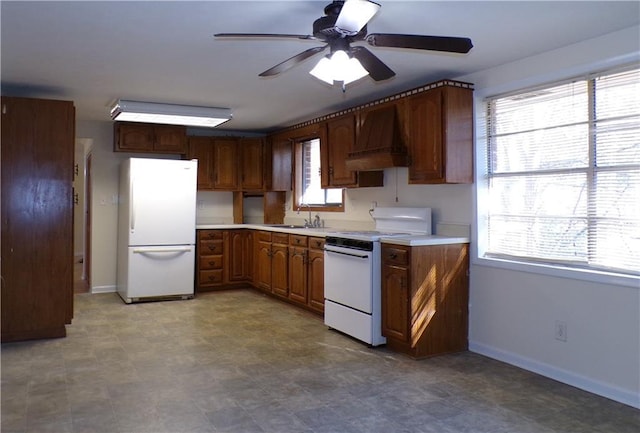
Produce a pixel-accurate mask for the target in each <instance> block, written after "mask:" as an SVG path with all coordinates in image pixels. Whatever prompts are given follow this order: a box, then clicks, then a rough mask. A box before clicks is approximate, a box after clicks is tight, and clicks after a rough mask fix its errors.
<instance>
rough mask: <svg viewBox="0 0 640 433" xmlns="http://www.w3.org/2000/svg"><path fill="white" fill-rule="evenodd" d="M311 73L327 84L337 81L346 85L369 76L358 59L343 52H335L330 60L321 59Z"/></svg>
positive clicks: (326, 58)
mask: <svg viewBox="0 0 640 433" xmlns="http://www.w3.org/2000/svg"><path fill="white" fill-rule="evenodd" d="M309 73H310V74H311V75H313V76H314V77H316V78H318V79H319V80H322V81H324V82H325V83H328V84H333V83H334V82H335V81H342V83H343V84H345V85H346V84H349V83H352V82H354V81H357V80H359V79H360V78H363V77H366V76H367V75H369V72H367V70H366V69H365V68H364V67H363V66H362V64H361V63H360V62H359V61H358V59H356V58H353V57H349V55H348V54H347V53H346V52H344V51H342V50H338V51H336V52H334V53H333V54H332V55H331V57H330V58H328V57H323V58H322V59H320V61H319V62H318V64H317V65H316V66H315V67H314V68H313V69H312V70H311V71H309Z"/></svg>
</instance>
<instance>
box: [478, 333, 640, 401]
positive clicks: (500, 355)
mask: <svg viewBox="0 0 640 433" xmlns="http://www.w3.org/2000/svg"><path fill="white" fill-rule="evenodd" d="M469 350H470V351H471V352H476V353H479V354H481V355H484V356H488V357H489V358H493V359H497V360H498V361H502V362H506V363H507V364H511V365H515V366H516V367H520V368H523V369H525V370H529V371H532V372H534V373H537V374H540V375H542V376H545V377H548V378H551V379H554V380H557V381H558V382H562V383H566V384H567V385H571V386H575V387H576V388H580V389H582V390H584V391H588V392H591V393H593V394H597V395H599V396H602V397H605V398H608V399H611V400H614V401H617V402H619V403H622V404H626V405H628V406H631V407H635V408H637V409H640V394H635V393H634V392H633V391H629V390H626V389H622V388H619V387H616V386H612V385H609V384H607V383H604V382H600V381H598V380H594V379H590V378H588V377H586V376H582V375H580V374H576V373H573V372H571V371H567V370H564V369H562V368H558V367H555V366H553V365H550V364H546V363H544V362H540V361H537V360H535V359H531V358H527V357H524V356H520V355H517V354H515V353H512V352H508V351H506V350H502V349H498V348H495V347H492V346H488V345H486V344H482V343H478V342H474V341H469Z"/></svg>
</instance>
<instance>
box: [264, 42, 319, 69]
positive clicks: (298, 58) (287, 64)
mask: <svg viewBox="0 0 640 433" xmlns="http://www.w3.org/2000/svg"><path fill="white" fill-rule="evenodd" d="M327 47H328V45H325V46H324V47H314V48H309V49H308V50H305V51H303V52H301V53H298V54H296V55H295V56H293V57H291V58H289V59H287V60H285V61H284V62H282V63H278V64H277V65H275V66H274V67H273V68H270V69H267V70H266V71H264V72H262V73H261V74H259V75H260V76H261V77H270V76H272V75H278V74H279V73H281V72H284V71H286V70H287V69H290V68H292V67H294V66H295V65H297V64H298V63H300V62H302V61H304V60H306V59H308V58H309V57H311V56H313V55H314V54H317V53H319V52H320V51H324V50H325V49H326V48H327Z"/></svg>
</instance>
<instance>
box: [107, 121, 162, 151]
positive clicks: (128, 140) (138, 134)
mask: <svg viewBox="0 0 640 433" xmlns="http://www.w3.org/2000/svg"><path fill="white" fill-rule="evenodd" d="M114 136H115V137H114V138H115V148H114V150H115V151H120V152H153V125H149V124H145V123H127V122H115V123H114Z"/></svg>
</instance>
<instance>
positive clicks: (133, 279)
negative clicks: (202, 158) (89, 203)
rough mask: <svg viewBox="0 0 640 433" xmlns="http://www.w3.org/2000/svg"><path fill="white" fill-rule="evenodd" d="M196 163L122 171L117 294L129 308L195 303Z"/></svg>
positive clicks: (127, 164)
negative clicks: (158, 303) (141, 304)
mask: <svg viewBox="0 0 640 433" xmlns="http://www.w3.org/2000/svg"><path fill="white" fill-rule="evenodd" d="M197 172H198V170H197V161H196V160H193V161H184V160H171V159H150V158H129V159H127V160H125V161H123V162H122V164H121V166H120V194H119V209H118V261H117V289H118V294H119V295H120V297H121V298H122V299H123V300H124V302H126V303H131V302H138V301H150V300H156V299H170V298H177V299H189V298H193V286H194V278H193V277H194V265H195V261H194V260H195V236H196V181H197Z"/></svg>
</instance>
